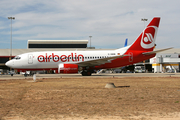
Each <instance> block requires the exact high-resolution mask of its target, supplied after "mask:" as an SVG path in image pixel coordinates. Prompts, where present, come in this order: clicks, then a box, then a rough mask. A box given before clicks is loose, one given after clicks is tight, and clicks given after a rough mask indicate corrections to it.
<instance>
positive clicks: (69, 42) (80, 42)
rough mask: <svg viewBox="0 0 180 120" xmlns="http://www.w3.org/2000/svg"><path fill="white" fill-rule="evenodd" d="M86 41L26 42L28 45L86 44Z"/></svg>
mask: <svg viewBox="0 0 180 120" xmlns="http://www.w3.org/2000/svg"><path fill="white" fill-rule="evenodd" d="M87 43H88V40H28V44H87Z"/></svg>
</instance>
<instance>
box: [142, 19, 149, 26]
mask: <svg viewBox="0 0 180 120" xmlns="http://www.w3.org/2000/svg"><path fill="white" fill-rule="evenodd" d="M141 21H144V28H145V22H146V21H148V19H146V18H142V19H141Z"/></svg>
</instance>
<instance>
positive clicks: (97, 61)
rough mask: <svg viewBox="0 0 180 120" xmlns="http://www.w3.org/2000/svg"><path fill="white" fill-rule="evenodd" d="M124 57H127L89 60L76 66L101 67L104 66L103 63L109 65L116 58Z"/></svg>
mask: <svg viewBox="0 0 180 120" xmlns="http://www.w3.org/2000/svg"><path fill="white" fill-rule="evenodd" d="M124 56H128V55H118V56H113V57H107V58H102V59H95V60H90V61H84V62H79V63H76V64H77V65H78V66H80V67H86V66H96V65H101V64H105V63H110V62H111V60H114V59H116V58H122V57H124Z"/></svg>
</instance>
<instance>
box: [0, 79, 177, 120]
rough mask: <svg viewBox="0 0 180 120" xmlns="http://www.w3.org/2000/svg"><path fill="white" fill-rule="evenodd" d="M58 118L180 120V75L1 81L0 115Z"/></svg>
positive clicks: (20, 119)
mask: <svg viewBox="0 0 180 120" xmlns="http://www.w3.org/2000/svg"><path fill="white" fill-rule="evenodd" d="M107 83H114V84H115V85H116V88H110V89H108V88H105V85H106V84H107ZM59 119H62V120H84V119H88V120H116V119H118V120H180V78H179V77H153V78H151V77H125V78H98V79H97V78H58V79H55V78H53V79H51V78H47V79H38V80H37V82H32V81H31V80H27V79H24V80H23V79H22V80H7V81H6V80H3V79H1V80H0V120H59Z"/></svg>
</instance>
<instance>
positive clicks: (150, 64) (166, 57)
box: [0, 40, 180, 73]
mask: <svg viewBox="0 0 180 120" xmlns="http://www.w3.org/2000/svg"><path fill="white" fill-rule="evenodd" d="M87 44H88V40H28V45H27V49H12V58H14V57H15V56H16V55H19V54H23V53H28V52H35V51H47V50H48V51H73V50H77V51H80V50H83V51H86V50H92V51H94V50H103V49H92V48H90V49H89V48H88V47H87ZM104 50H105V49H104ZM106 50H107V49H106ZM108 50H110V49H108ZM111 50H112V49H111ZM12 58H11V56H10V49H0V73H2V72H4V73H7V71H9V68H8V67H7V66H5V63H6V62H7V61H8V60H10V59H12ZM140 64H141V65H144V66H145V68H146V70H147V71H148V72H154V73H161V72H180V49H177V48H176V49H170V50H167V51H163V52H161V53H158V54H157V55H156V56H155V57H154V58H151V59H150V60H146V62H145V63H144V62H142V63H139V64H137V65H140ZM128 67H129V68H130V69H131V70H132V69H133V68H134V67H131V66H128Z"/></svg>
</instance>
